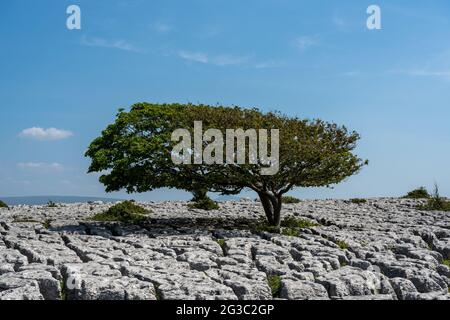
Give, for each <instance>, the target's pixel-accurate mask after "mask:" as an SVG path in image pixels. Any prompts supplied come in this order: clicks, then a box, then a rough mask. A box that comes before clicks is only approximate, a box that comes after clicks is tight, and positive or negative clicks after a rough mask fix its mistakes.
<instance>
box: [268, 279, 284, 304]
mask: <svg viewBox="0 0 450 320" xmlns="http://www.w3.org/2000/svg"><path fill="white" fill-rule="evenodd" d="M267 283H268V284H269V287H270V290H271V291H272V297H274V298H279V297H280V294H281V278H280V276H277V275H272V276H268V277H267Z"/></svg>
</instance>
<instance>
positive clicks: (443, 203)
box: [417, 184, 450, 211]
mask: <svg viewBox="0 0 450 320" xmlns="http://www.w3.org/2000/svg"><path fill="white" fill-rule="evenodd" d="M417 209H419V210H426V211H450V201H447V200H445V199H444V198H442V197H441V196H440V194H439V187H438V185H437V184H436V185H435V186H434V192H433V196H432V197H431V198H429V199H428V202H427V203H426V204H425V205H420V206H418V207H417Z"/></svg>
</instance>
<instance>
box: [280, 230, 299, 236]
mask: <svg viewBox="0 0 450 320" xmlns="http://www.w3.org/2000/svg"><path fill="white" fill-rule="evenodd" d="M281 234H282V235H283V236H288V237H298V236H300V231H299V230H298V229H294V228H282V229H281Z"/></svg>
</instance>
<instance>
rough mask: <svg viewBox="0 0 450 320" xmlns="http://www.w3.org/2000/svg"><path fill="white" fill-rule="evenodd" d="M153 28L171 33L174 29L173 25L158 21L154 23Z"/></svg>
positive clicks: (158, 31) (159, 31)
mask: <svg viewBox="0 0 450 320" xmlns="http://www.w3.org/2000/svg"><path fill="white" fill-rule="evenodd" d="M152 27H153V30H155V31H156V32H157V33H161V34H164V33H169V32H170V31H172V30H173V27H172V26H171V25H170V24H168V23H165V22H156V23H154V24H153V25H152Z"/></svg>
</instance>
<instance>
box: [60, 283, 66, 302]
mask: <svg viewBox="0 0 450 320" xmlns="http://www.w3.org/2000/svg"><path fill="white" fill-rule="evenodd" d="M66 281H67V280H66V279H63V280H61V281H60V283H59V286H60V288H61V296H60V299H61V300H63V301H65V300H67V286H66Z"/></svg>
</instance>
